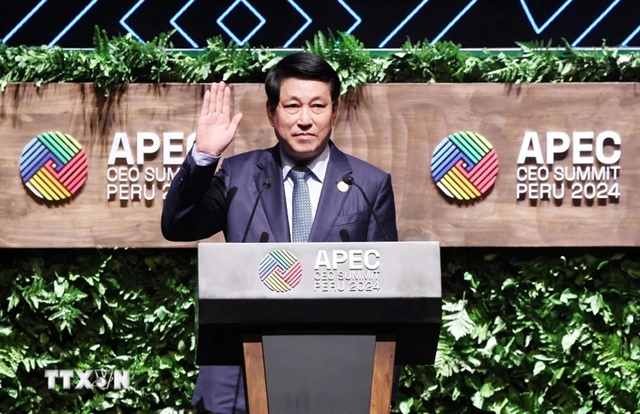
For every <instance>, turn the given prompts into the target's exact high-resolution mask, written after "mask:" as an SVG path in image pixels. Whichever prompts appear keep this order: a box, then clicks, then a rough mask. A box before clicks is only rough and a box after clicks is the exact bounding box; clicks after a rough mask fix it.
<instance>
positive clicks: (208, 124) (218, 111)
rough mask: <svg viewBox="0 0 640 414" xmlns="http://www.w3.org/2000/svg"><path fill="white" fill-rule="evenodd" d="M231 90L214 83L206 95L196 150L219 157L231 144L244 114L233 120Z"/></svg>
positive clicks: (236, 115) (199, 120) (235, 116)
mask: <svg viewBox="0 0 640 414" xmlns="http://www.w3.org/2000/svg"><path fill="white" fill-rule="evenodd" d="M230 101H231V89H229V87H228V86H226V85H225V83H224V82H220V83H213V84H211V88H210V89H209V90H207V91H206V92H205V94H204V101H203V102H202V110H201V111H200V118H199V119H198V129H197V131H196V149H197V150H198V152H202V153H205V154H208V155H214V156H218V155H220V154H222V152H223V151H224V150H225V149H226V148H227V147H228V146H229V144H231V141H233V137H234V136H235V133H236V130H237V129H238V124H240V120H241V119H242V113H237V114H235V115H234V116H233V118H231V113H230V112H231V108H230Z"/></svg>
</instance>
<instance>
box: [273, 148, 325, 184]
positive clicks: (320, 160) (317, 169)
mask: <svg viewBox="0 0 640 414" xmlns="http://www.w3.org/2000/svg"><path fill="white" fill-rule="evenodd" d="M330 154H331V151H330V148H329V144H327V146H326V147H325V149H324V151H322V152H321V153H320V154H319V155H318V156H317V157H315V158H314V159H313V160H311V162H309V163H308V164H307V168H309V170H311V173H312V174H311V176H312V177H315V178H316V179H317V180H318V181H320V182H321V183H322V182H324V177H325V175H326V174H327V165H328V164H329V155H330ZM280 159H281V160H282V181H285V180H286V179H287V175H289V171H290V170H291V169H292V168H293V167H295V166H296V164H297V163H296V162H295V161H294V160H293V159H292V158H291V157H289V156H288V155H287V154H286V153H285V152H284V151H283V150H282V145H281V146H280Z"/></svg>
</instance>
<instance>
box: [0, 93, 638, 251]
mask: <svg viewBox="0 0 640 414" xmlns="http://www.w3.org/2000/svg"><path fill="white" fill-rule="evenodd" d="M204 88H205V86H204V85H184V84H168V85H147V84H132V85H128V86H124V87H122V88H121V89H120V90H119V91H118V92H117V93H115V94H113V95H112V96H111V97H110V98H108V99H104V98H99V97H98V96H97V95H96V93H95V92H94V91H93V86H92V85H91V84H49V85H45V86H43V87H41V88H40V89H37V88H35V87H34V86H33V85H30V84H11V85H9V86H8V87H7V89H6V91H5V92H4V93H2V94H1V95H0V247H94V246H102V247H192V246H195V243H172V242H167V241H165V240H164V239H163V237H162V235H161V232H160V214H161V210H162V195H161V194H162V191H163V190H162V186H163V185H164V183H160V184H158V183H156V182H152V183H150V184H145V183H144V180H142V181H141V184H143V185H144V186H145V188H147V189H148V190H149V189H150V187H154V186H155V190H156V197H155V198H154V199H153V200H152V201H145V200H136V201H119V200H117V199H111V200H109V199H108V198H107V192H106V189H107V185H108V184H109V181H108V179H107V158H108V156H109V152H110V149H111V144H112V142H113V140H114V136H115V134H116V133H123V132H124V133H127V135H128V137H129V141H130V142H131V146H132V150H133V152H134V155H135V151H136V134H137V133H139V132H151V133H154V134H156V135H158V136H159V137H160V138H162V136H163V134H164V133H168V132H169V133H170V132H178V133H183V134H184V137H185V139H186V137H188V136H189V135H190V134H192V133H193V132H194V131H195V126H196V122H197V115H198V113H199V110H200V104H201V102H202V95H203V93H204ZM232 88H233V93H234V95H233V106H234V110H235V111H240V112H243V113H244V118H243V120H242V123H241V125H240V129H239V131H238V134H237V136H236V139H235V141H234V143H233V144H232V146H231V148H229V150H228V151H227V153H226V154H225V156H229V155H232V154H234V153H241V152H244V151H248V150H252V149H256V148H264V147H268V146H272V145H274V144H275V143H276V139H275V137H274V135H273V131H272V130H271V128H270V127H269V124H268V122H267V120H266V115H265V98H264V89H263V86H262V85H258V84H238V85H232ZM605 130H613V131H616V132H617V133H618V134H620V136H621V139H622V143H621V145H620V150H621V152H622V157H621V159H620V161H619V163H617V164H616V165H618V166H619V167H620V178H619V180H618V183H619V191H620V194H621V197H620V199H619V201H618V202H611V201H610V200H609V201H607V202H606V203H598V202H589V201H588V200H582V201H581V202H580V203H574V202H572V201H571V199H570V197H569V196H568V195H565V197H564V199H563V201H562V203H557V202H554V201H538V202H535V203H534V202H532V201H530V200H527V199H525V200H518V199H517V198H516V184H517V182H518V181H517V177H516V168H517V165H516V160H517V157H518V152H519V150H520V146H521V143H522V140H523V137H524V133H525V132H527V131H535V132H537V133H538V134H540V136H541V139H544V138H543V137H544V134H545V133H546V132H547V131H561V132H565V133H567V134H569V135H571V134H572V132H574V131H594V132H595V133H596V134H598V133H599V132H602V131H605ZM45 131H62V132H65V133H68V134H70V135H72V136H73V137H75V138H76V139H77V140H78V141H79V142H80V143H81V144H82V145H83V147H84V148H85V150H86V152H87V156H88V161H89V174H88V178H87V182H86V183H85V185H84V187H83V189H82V190H81V191H80V192H79V193H78V194H77V195H76V196H74V197H73V198H72V199H71V201H69V202H66V203H62V204H53V205H52V204H48V203H43V202H41V201H38V199H36V198H35V197H34V196H31V195H30V194H29V192H28V191H27V189H26V187H25V186H24V185H23V184H22V182H21V179H20V173H19V163H20V154H21V152H22V149H23V148H24V146H25V145H26V144H27V143H28V142H29V141H30V140H31V139H32V138H33V137H35V136H37V135H39V134H41V133H43V132H45ZM457 131H472V132H474V133H478V134H481V135H483V136H484V137H485V138H487V139H488V140H489V141H490V142H491V143H492V144H493V146H494V148H495V149H496V152H497V154H498V160H499V166H500V171H499V173H498V178H497V181H496V184H495V186H494V188H493V189H492V191H491V192H490V193H489V194H488V195H487V196H486V197H485V198H484V199H483V200H482V201H479V202H474V203H468V204H461V203H454V202H450V201H448V200H447V198H446V197H445V196H444V195H443V194H442V193H441V192H440V190H438V188H437V187H436V186H435V184H434V182H433V180H432V177H431V171H430V163H431V157H432V154H433V152H434V150H435V148H436V146H437V145H438V144H439V143H440V142H441V141H442V140H443V139H445V138H446V137H447V136H448V135H450V134H452V133H454V132H457ZM333 140H334V142H335V143H336V144H337V145H338V147H339V148H341V149H342V150H343V151H346V152H349V153H352V154H353V155H355V156H357V157H360V158H363V159H365V160H367V161H369V162H371V163H373V164H375V165H377V166H379V167H380V168H382V169H383V170H386V171H388V172H390V173H391V175H392V179H393V186H394V192H395V198H396V208H397V223H398V230H399V236H400V240H403V241H412V240H416V241H417V240H437V241H440V242H441V243H442V245H443V246H638V245H640V194H639V190H640V84H638V83H626V84H613V83H611V84H607V83H598V84H532V85H503V84H432V85H429V84H380V85H367V86H366V87H364V88H362V89H360V90H359V91H357V92H356V93H352V94H349V95H347V96H345V97H343V100H342V103H341V108H340V114H339V117H338V123H337V125H336V128H335V129H334V132H333ZM184 147H186V145H184ZM184 153H185V151H184V150H183V152H182V153H181V154H173V155H174V156H176V157H177V156H184ZM554 165H557V166H571V165H572V163H571V157H570V156H569V157H566V158H564V159H559V160H557V162H556V163H555V164H554ZM168 167H169V168H173V169H176V167H177V166H175V165H171V166H168ZM137 168H138V169H139V170H140V171H144V169H146V168H152V169H153V168H159V169H160V170H163V159H162V152H161V151H160V153H159V154H157V155H155V156H154V155H148V156H146V157H145V159H144V163H143V165H139V166H137ZM208 241H223V237H222V236H221V235H217V236H215V237H213V238H212V239H210V240H208Z"/></svg>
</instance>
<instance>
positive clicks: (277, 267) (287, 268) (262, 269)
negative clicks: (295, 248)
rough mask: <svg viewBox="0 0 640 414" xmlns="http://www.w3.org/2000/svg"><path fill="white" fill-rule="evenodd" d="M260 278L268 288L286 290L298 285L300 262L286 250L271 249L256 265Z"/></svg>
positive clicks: (300, 271)
mask: <svg viewBox="0 0 640 414" xmlns="http://www.w3.org/2000/svg"><path fill="white" fill-rule="evenodd" d="M258 274H259V275H260V280H261V281H262V283H264V285H265V286H266V287H268V288H269V289H270V290H272V291H274V292H278V293H283V292H288V291H290V290H291V289H293V288H294V287H296V286H298V283H300V280H301V279H302V264H301V263H300V261H298V259H297V258H296V257H295V256H294V255H293V253H291V252H290V251H287V250H282V249H278V250H273V251H272V252H271V253H269V254H268V255H266V256H265V257H264V259H262V261H261V262H260V265H259V266H258Z"/></svg>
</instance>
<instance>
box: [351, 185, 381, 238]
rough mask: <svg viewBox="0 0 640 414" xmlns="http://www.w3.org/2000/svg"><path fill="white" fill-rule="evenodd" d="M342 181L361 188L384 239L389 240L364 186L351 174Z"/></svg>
mask: <svg viewBox="0 0 640 414" xmlns="http://www.w3.org/2000/svg"><path fill="white" fill-rule="evenodd" d="M342 181H344V182H345V183H347V184H348V185H354V186H355V187H356V188H357V189H358V190H360V193H361V194H362V197H363V198H364V201H365V202H366V203H367V207H369V211H370V212H371V215H372V216H373V220H375V222H376V224H377V225H378V228H379V229H380V232H381V233H382V235H383V236H384V239H385V240H386V241H389V238H388V237H387V233H385V232H384V229H383V228H382V226H381V225H380V221H379V220H378V216H376V212H375V211H373V206H372V205H371V202H370V201H369V198H368V197H367V195H366V194H365V193H364V190H363V189H362V187H360V186H359V185H358V183H356V182H355V180H354V179H353V177H352V176H351V175H350V174H347V175H345V176H344V177H342Z"/></svg>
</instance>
